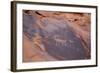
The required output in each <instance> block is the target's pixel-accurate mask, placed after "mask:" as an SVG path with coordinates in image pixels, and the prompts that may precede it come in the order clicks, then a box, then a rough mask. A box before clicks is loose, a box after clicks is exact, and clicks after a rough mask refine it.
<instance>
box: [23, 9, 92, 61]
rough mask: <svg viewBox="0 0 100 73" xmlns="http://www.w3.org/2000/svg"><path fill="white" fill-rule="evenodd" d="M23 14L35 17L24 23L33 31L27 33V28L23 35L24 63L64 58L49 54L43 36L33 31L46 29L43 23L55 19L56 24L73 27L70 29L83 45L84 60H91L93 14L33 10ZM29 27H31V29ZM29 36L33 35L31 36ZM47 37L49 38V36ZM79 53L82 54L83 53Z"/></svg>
mask: <svg viewBox="0 0 100 73" xmlns="http://www.w3.org/2000/svg"><path fill="white" fill-rule="evenodd" d="M23 14H25V15H29V16H32V17H33V19H32V18H31V19H32V20H31V21H32V22H31V21H30V20H29V21H28V19H26V20H27V22H25V21H23V22H25V24H26V23H27V24H26V25H27V26H28V29H32V32H30V30H28V31H27V30H26V28H25V32H24V34H23V35H24V36H23V62H34V61H55V60H60V58H62V56H60V55H58V56H53V55H51V54H49V53H48V52H47V49H48V48H46V47H45V46H44V44H43V42H42V41H43V38H42V37H41V35H39V33H34V32H35V30H33V29H38V28H41V29H45V25H44V24H43V23H42V21H44V20H47V19H48V20H49V21H50V18H51V19H53V22H55V23H57V21H65V22H67V23H68V24H67V25H68V26H69V27H71V28H70V29H71V30H72V31H74V34H75V36H76V37H77V38H78V39H79V40H80V41H81V43H82V46H83V50H84V51H85V57H84V58H82V59H90V58H91V55H90V53H91V52H90V51H91V47H90V45H91V44H90V42H91V40H90V32H91V31H90V26H91V21H90V20H91V14H89V13H70V12H49V11H31V10H24V11H23ZM56 20H57V21H56ZM49 21H48V22H49ZM45 22H46V21H45ZM49 23H50V22H49ZM29 26H31V28H30V27H29ZM50 27H51V26H50ZM23 28H24V27H23ZM46 30H47V29H46ZM59 30H60V29H59ZM27 33H28V34H27ZM29 34H31V36H30V35H29ZM45 37H46V38H47V36H45ZM45 41H46V43H47V42H48V41H47V40H45ZM78 43H79V42H78ZM72 47H73V46H72ZM62 49H63V48H62ZM68 49H71V48H68ZM76 50H77V49H76ZM79 50H81V49H79ZM81 51H82V50H81ZM65 53H66V51H65ZM79 53H80V54H81V52H79ZM72 55H73V54H72ZM76 59H77V58H76ZM65 60H67V59H65ZM69 60H70V59H69ZM72 60H75V59H72Z"/></svg>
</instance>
